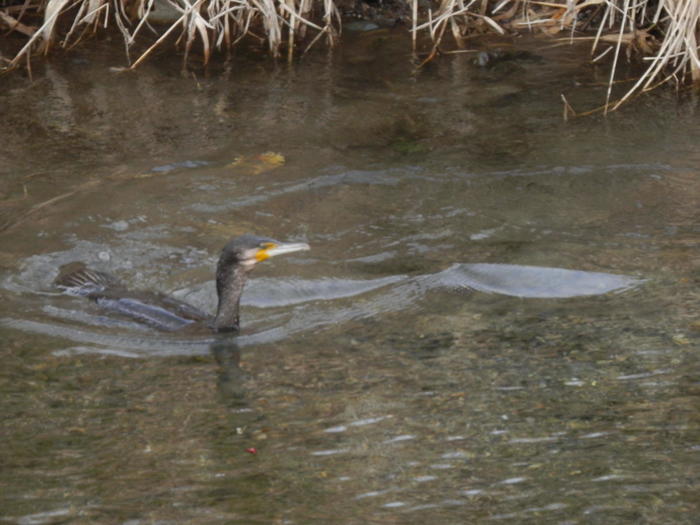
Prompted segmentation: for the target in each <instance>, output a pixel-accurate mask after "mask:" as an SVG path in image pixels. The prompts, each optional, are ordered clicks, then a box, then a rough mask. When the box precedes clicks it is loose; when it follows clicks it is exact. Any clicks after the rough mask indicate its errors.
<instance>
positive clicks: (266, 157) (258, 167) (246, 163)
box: [227, 151, 285, 175]
mask: <svg viewBox="0 0 700 525" xmlns="http://www.w3.org/2000/svg"><path fill="white" fill-rule="evenodd" d="M284 163H285V158H284V155H281V154H279V153H275V152H273V151H267V152H265V153H261V154H260V155H255V156H253V157H247V156H245V155H242V156H240V157H236V158H235V159H234V161H233V162H232V163H231V164H229V165H228V166H227V167H229V168H236V169H239V170H241V171H242V172H243V173H245V174H247V175H259V174H261V173H265V172H266V171H270V170H273V169H275V168H279V167H280V166H283V165H284Z"/></svg>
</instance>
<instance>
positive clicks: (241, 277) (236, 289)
mask: <svg viewBox="0 0 700 525" xmlns="http://www.w3.org/2000/svg"><path fill="white" fill-rule="evenodd" d="M246 280H247V272H246V270H244V269H243V268H242V267H241V266H239V265H225V266H223V265H220V266H219V267H218V268H217V270H216V292H217V294H218V296H219V305H218V307H217V309H216V318H215V319H214V330H216V331H217V332H237V331H238V328H239V326H240V323H239V316H238V312H239V309H240V304H241V294H242V293H243V287H244V286H245V282H246Z"/></svg>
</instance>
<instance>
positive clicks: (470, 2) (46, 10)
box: [0, 0, 700, 112]
mask: <svg viewBox="0 0 700 525" xmlns="http://www.w3.org/2000/svg"><path fill="white" fill-rule="evenodd" d="M11 1H21V0H0V2H11ZM336 1H338V2H343V1H344V0H24V4H23V5H16V6H9V7H5V8H0V27H3V26H4V27H5V28H9V30H10V32H12V31H15V32H19V33H22V34H23V35H25V36H26V37H27V42H26V43H25V45H24V46H23V47H22V49H21V50H20V51H19V52H18V53H16V55H15V56H14V58H12V59H7V60H5V62H6V66H5V68H6V69H8V68H12V67H15V66H17V65H19V64H20V63H21V61H22V60H27V64H29V58H30V56H31V55H32V54H33V53H35V52H44V53H46V52H48V50H49V49H50V48H51V47H52V46H54V45H56V40H59V45H61V46H63V47H69V46H71V45H73V44H75V43H77V42H79V41H80V40H81V39H82V38H84V37H85V36H86V35H88V34H90V33H93V32H96V31H98V30H99V29H101V28H105V27H107V26H109V25H113V26H116V27H117V28H118V29H119V31H120V32H121V34H122V35H123V38H124V44H125V48H126V52H127V57H129V63H130V65H129V67H130V68H135V67H137V66H138V65H139V64H140V63H141V62H142V61H143V60H144V59H146V58H147V57H148V56H149V55H150V53H151V52H152V51H153V50H154V49H156V48H157V47H158V46H161V45H163V44H164V43H165V42H167V41H172V39H173V38H174V37H175V35H177V39H176V43H177V44H178V45H180V46H182V47H184V50H185V53H184V54H185V60H187V58H188V56H189V54H190V51H191V49H192V46H193V45H195V44H196V43H199V45H200V46H201V49H202V54H203V60H204V62H205V63H206V62H208V61H209V59H210V56H211V54H212V52H213V51H214V50H221V49H224V48H230V47H231V46H234V45H235V44H237V43H238V42H240V41H241V40H242V39H244V38H253V39H256V40H258V41H259V42H261V43H266V45H267V47H268V49H269V51H270V53H271V54H272V55H273V56H275V57H279V56H282V55H283V54H284V55H286V57H287V58H288V59H289V60H291V59H292V57H293V56H294V55H295V54H297V55H298V54H303V53H305V52H306V51H307V50H308V49H309V48H310V47H311V46H313V45H314V44H315V43H316V42H318V41H319V40H320V39H322V38H323V37H325V40H326V41H327V43H328V44H329V45H331V46H332V45H334V44H335V43H336V41H337V39H338V37H339V34H340V29H341V16H340V12H339V9H338V7H337V5H336ZM396 1H405V2H407V4H408V6H409V7H410V12H411V20H408V21H407V22H408V23H409V25H410V31H411V34H412V37H413V48H414V51H416V50H417V48H418V46H419V45H420V43H422V42H426V41H427V42H428V44H427V45H428V48H429V52H428V53H427V57H426V58H425V59H424V61H423V62H424V63H425V62H428V61H430V60H433V59H435V58H436V57H437V56H438V55H439V54H440V53H444V52H450V48H451V47H453V46H454V47H457V48H458V49H462V48H464V47H465V46H466V45H467V43H468V41H469V39H472V38H474V37H475V36H478V35H480V34H483V33H487V32H496V33H500V34H506V33H513V32H522V31H538V32H541V33H544V34H547V35H551V36H554V37H558V38H561V39H564V40H569V41H573V40H577V39H589V40H591V41H592V47H591V57H592V58H591V60H592V61H593V62H599V61H603V60H608V61H610V76H609V82H608V93H607V97H606V102H605V106H604V110H605V111H606V112H607V111H608V110H614V109H616V108H618V107H619V106H620V104H622V103H624V102H625V101H627V100H629V98H630V97H631V96H632V95H634V94H636V93H640V92H644V91H648V90H650V89H653V88H655V87H656V86H658V85H660V84H663V83H666V82H669V81H674V82H676V83H677V85H681V84H683V83H688V82H689V81H691V82H693V83H698V82H699V81H700V59H699V58H698V37H699V34H700V0H431V1H432V3H431V4H429V5H430V7H428V8H422V9H421V8H420V7H419V0H396ZM163 5H168V6H170V8H171V9H172V10H173V11H174V12H175V13H176V14H175V16H174V17H173V18H172V20H171V21H170V22H169V24H168V25H166V26H165V27H164V28H158V29H156V28H154V27H153V24H152V20H151V16H150V15H151V13H152V12H153V10H154V8H155V7H156V6H159V8H161V7H162V6H163ZM32 16H33V17H34V18H32ZM36 17H40V18H39V19H40V21H41V22H40V23H39V24H37V25H32V24H31V23H30V22H31V21H32V20H36ZM27 20H29V21H30V22H27ZM146 32H151V33H152V34H153V35H155V36H154V37H151V38H152V39H154V41H153V42H152V43H151V45H150V47H148V48H147V49H146V50H145V51H143V52H141V54H140V55H139V56H138V58H136V59H135V60H133V61H132V59H131V52H132V49H133V47H134V44H135V42H136V40H137V37H139V36H142V34H143V33H146ZM142 40H143V39H142ZM633 56H641V57H642V60H643V61H644V62H645V63H646V68H645V69H644V72H643V73H642V75H641V76H640V77H639V78H638V79H637V81H636V83H635V84H634V86H633V87H632V88H631V89H629V90H628V91H627V93H626V94H625V95H624V96H622V97H621V98H620V99H618V100H615V101H613V100H611V96H612V86H613V84H614V83H615V82H616V80H615V75H616V72H617V69H618V65H619V63H620V61H621V60H623V59H630V58H632V57H633ZM0 58H2V57H1V56H0Z"/></svg>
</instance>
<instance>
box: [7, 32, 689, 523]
mask: <svg viewBox="0 0 700 525" xmlns="http://www.w3.org/2000/svg"><path fill="white" fill-rule="evenodd" d="M345 38H346V39H345V46H344V47H343V49H341V50H338V51H337V52H335V53H326V52H324V51H321V50H319V51H318V52H316V53H315V54H312V55H309V56H307V57H306V58H305V59H304V60H303V61H301V62H300V63H298V64H295V65H293V66H287V65H286V64H281V63H280V64H275V63H272V62H268V61H266V60H264V59H263V60H260V59H258V58H255V59H254V58H249V57H245V56H241V57H239V58H237V59H235V60H233V61H232V62H230V63H229V64H226V65H217V66H214V67H213V68H212V69H211V70H210V71H208V72H206V73H203V72H195V73H191V74H190V75H188V76H184V77H182V76H179V73H178V71H179V64H178V58H177V57H170V56H167V55H165V56H161V57H159V58H158V59H157V60H153V61H151V62H150V63H147V64H146V65H145V66H144V67H143V68H142V69H140V70H139V71H138V72H137V73H135V74H115V73H112V72H111V71H110V70H109V68H110V67H111V66H119V65H122V58H121V56H119V55H118V54H112V53H113V51H110V49H109V47H110V46H109V45H108V43H105V45H104V46H96V47H95V48H92V50H82V51H80V50H79V51H77V52H75V53H73V54H71V55H69V56H65V57H63V56H58V55H57V56H53V57H51V58H50V59H49V61H48V62H47V63H46V64H45V65H44V66H39V65H37V64H35V71H34V74H35V80H34V82H31V83H30V82H27V81H26V80H25V79H23V78H21V76H19V75H13V76H6V77H4V78H2V79H0V81H1V82H2V83H3V85H4V87H3V89H2V91H1V94H0V107H2V108H3V114H4V115H3V121H4V123H5V124H6V125H5V126H3V127H2V129H1V130H0V134H2V136H1V138H0V144H2V145H3V146H2V149H0V154H1V155H2V159H3V160H2V162H1V163H0V170H1V171H2V181H3V185H2V187H1V188H0V192H1V195H2V198H3V202H2V208H1V209H0V218H1V219H2V220H1V221H0V222H2V225H3V232H2V244H3V250H2V254H0V266H1V267H2V275H1V276H0V295H1V297H2V306H0V334H1V337H2V341H3V344H2V346H1V347H0V352H1V353H2V361H3V367H2V374H1V375H0V389H1V392H2V395H1V396H0V399H2V401H1V403H2V412H3V414H4V417H3V420H2V423H0V425H1V427H0V428H1V432H2V436H3V443H4V447H3V451H2V453H0V460H1V461H2V465H3V467H2V469H0V488H1V490H0V493H1V494H2V496H0V498H1V502H2V503H1V504H0V515H1V516H2V518H3V519H5V520H7V521H9V522H17V523H57V522H61V521H65V522H104V523H133V524H135V523H150V522H154V521H172V522H194V523H229V522H241V523H270V522H280V523H335V522H342V523H359V522H372V523H373V522H380V523H383V522H398V523H425V522H426V521H428V520H431V521H435V522H439V523H465V522H469V523H474V522H496V523H500V522H504V523H530V522H532V523H661V522H663V523H693V522H694V521H695V520H696V518H695V516H697V513H698V511H700V508H698V503H697V491H698V485H699V484H700V481H699V479H698V454H700V418H699V417H698V412H697V396H698V373H699V372H700V369H699V368H698V361H697V350H698V336H699V335H700V327H699V326H698V320H697V312H698V303H699V302H700V296H698V292H697V281H698V273H697V272H698V271H697V268H698V261H699V255H698V253H699V252H698V197H699V196H700V186H699V184H698V178H697V163H698V158H699V157H698V154H697V146H696V145H697V143H698V139H699V138H700V137H698V131H697V125H696V116H695V114H694V113H695V107H694V104H693V103H692V101H685V102H681V103H678V102H677V101H676V100H675V99H674V98H673V97H672V96H670V95H668V94H664V93H657V94H654V95H652V96H650V97H649V98H647V99H640V100H639V102H638V103H637V104H636V105H635V106H630V107H628V108H627V109H625V110H623V111H621V112H619V113H616V114H613V115H611V116H610V117H609V118H608V119H607V120H604V119H601V118H598V117H592V118H588V119H583V120H576V121H573V122H570V123H563V122H562V121H561V120H560V114H561V105H560V104H561V103H560V98H559V95H560V93H562V92H564V93H566V94H567V98H568V99H569V101H570V102H572V103H574V105H577V104H578V105H579V107H584V106H585V105H587V107H591V106H593V105H595V104H596V103H598V102H599V101H601V100H602V99H603V94H604V88H603V87H598V86H596V85H594V82H595V78H596V75H598V74H600V71H597V70H592V69H589V68H586V67H585V66H581V65H580V64H581V63H582V57H583V56H584V55H585V49H569V48H563V49H558V48H557V49H545V50H541V49H537V48H534V47H531V50H532V51H533V52H534V53H535V54H536V56H534V57H533V56H530V57H527V56H526V57H524V58H523V57H521V58H519V59H517V60H514V61H512V62H510V63H509V62H505V63H503V64H497V65H495V66H493V67H488V68H480V67H477V66H476V65H474V64H473V57H469V56H466V55H462V56H452V57H443V58H441V59H440V60H439V61H437V62H435V63H433V64H430V65H429V66H427V67H426V68H424V69H423V70H421V71H420V72H417V73H416V72H415V71H414V69H413V67H412V65H411V63H410V61H409V57H408V56H407V54H406V50H407V49H409V46H408V42H406V41H405V40H402V39H401V38H400V37H397V35H396V34H391V33H389V32H387V31H386V30H379V31H374V32H369V33H362V34H348V35H346V37H345ZM525 44H526V45H530V46H532V44H528V43H525ZM576 84H582V86H577V85H576ZM267 151H273V152H277V153H279V154H281V155H283V156H284V159H285V162H284V164H283V165H281V166H266V165H264V163H263V164H261V163H260V161H258V160H256V156H258V155H260V154H261V153H264V152H267ZM238 157H244V159H245V160H244V161H243V162H241V161H239V162H238V163H237V164H236V165H235V166H231V163H233V162H234V161H235V159H236V158H238ZM247 231H252V232H255V233H258V234H261V235H269V236H273V237H276V238H279V239H280V240H285V241H286V240H289V241H304V242H308V243H309V244H310V245H311V246H312V250H311V251H309V252H300V253H295V254H291V255H289V256H285V257H280V258H276V259H274V260H272V261H269V262H265V263H262V264H261V265H260V266H259V268H257V269H256V270H255V273H254V275H253V279H252V280H251V282H250V283H249V286H248V288H247V289H246V292H245V295H244V298H243V312H242V324H243V333H242V335H241V336H240V337H239V338H238V339H236V340H235V341H231V340H227V339H224V340H217V338H215V337H214V336H212V335H207V334H205V335H196V334H187V333H185V334H177V333H166V334H163V333H157V332H154V331H153V330H151V329H149V328H144V327H141V326H139V325H137V324H135V323H133V322H131V321H128V320H126V319H119V318H115V317H111V316H109V315H108V314H106V313H105V312H103V311H101V310H99V309H98V308H97V307H96V306H95V305H93V304H91V303H90V302H88V301H86V300H84V299H82V298H79V297H70V296H65V295H61V294H58V293H57V291H56V290H55V289H54V287H53V286H52V282H53V279H54V278H55V276H56V274H57V271H58V267H60V266H61V265H62V264H66V263H68V262H71V261H76V260H80V261H84V262H86V263H87V264H89V265H91V266H94V267H96V268H98V269H100V270H103V271H109V272H112V273H114V274H116V275H117V276H119V277H120V278H121V279H122V280H123V281H125V282H126V283H127V284H128V285H129V286H130V287H132V288H137V289H157V290H160V291H163V292H168V293H173V294H174V295H176V296H177V297H179V298H181V299H185V300H187V301H189V302H191V303H192V304H194V305H196V306H198V307H200V308H203V309H207V310H209V311H211V310H212V309H213V308H214V306H215V305H214V301H215V299H214V298H215V293H214V287H213V283H212V274H213V268H214V265H215V262H216V257H217V254H218V251H219V249H220V248H221V246H223V244H224V243H225V242H226V241H227V240H228V239H229V238H230V237H232V236H234V235H236V234H240V233H244V232H247Z"/></svg>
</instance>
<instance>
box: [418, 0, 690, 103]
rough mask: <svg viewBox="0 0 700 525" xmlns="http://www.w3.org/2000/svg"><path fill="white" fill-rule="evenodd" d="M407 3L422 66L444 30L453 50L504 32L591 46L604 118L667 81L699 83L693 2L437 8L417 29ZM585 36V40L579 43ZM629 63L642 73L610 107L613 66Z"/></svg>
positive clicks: (508, 0)
mask: <svg viewBox="0 0 700 525" xmlns="http://www.w3.org/2000/svg"><path fill="white" fill-rule="evenodd" d="M409 1H410V2H412V4H413V6H412V7H413V13H414V16H413V27H412V31H413V34H414V39H413V42H414V48H415V42H416V34H417V33H419V32H421V31H422V32H427V33H428V35H429V37H430V40H431V42H432V46H433V47H432V50H431V52H430V53H429V55H428V58H427V59H426V61H428V60H431V59H433V58H434V57H435V56H437V54H438V51H439V49H440V46H441V45H442V43H443V38H444V36H445V34H446V33H447V32H448V31H447V30H448V29H449V34H451V35H452V37H453V40H454V44H455V45H456V46H457V47H459V48H461V47H463V45H464V42H465V39H466V38H468V36H470V35H473V34H475V33H477V34H478V33H479V32H483V31H484V30H485V29H488V30H493V31H497V32H499V33H503V32H504V31H505V28H508V29H510V30H518V29H521V30H522V29H527V30H536V31H540V32H544V33H546V34H549V35H562V34H564V35H566V39H567V40H573V39H579V38H591V39H592V40H593V45H592V49H591V53H592V57H593V58H592V60H593V61H594V62H595V61H601V60H603V59H604V58H605V57H608V59H611V67H610V77H609V81H608V91H607V96H606V101H605V104H604V106H602V107H601V109H602V110H603V111H604V112H606V113H607V112H608V111H610V110H615V109H617V108H618V107H620V105H621V104H623V103H624V102H625V101H627V100H629V99H630V98H631V97H632V96H633V95H635V94H637V93H640V92H644V91H648V90H650V89H653V88H655V87H657V86H659V85H660V84H663V83H666V82H668V81H675V82H676V83H677V85H680V84H682V83H685V82H686V81H687V80H689V79H690V80H692V82H693V83H696V84H697V83H698V82H699V81H700V60H699V59H698V37H699V35H700V1H699V0H542V1H539V0H494V1H487V0H471V1H469V2H465V0H440V3H439V6H438V8H437V9H436V10H435V12H433V11H432V10H429V12H428V14H427V20H426V21H422V22H421V21H419V20H418V18H417V16H415V13H416V11H417V2H418V0H409ZM475 21H476V23H475ZM592 30H595V36H593V37H581V36H579V35H581V34H583V33H585V32H586V31H592ZM623 52H624V56H623ZM633 57H644V58H643V60H644V61H645V62H646V63H648V65H647V67H646V69H645V70H644V72H643V74H642V75H641V76H640V78H639V79H638V80H637V82H636V83H635V84H634V86H633V87H632V88H630V89H629V90H628V91H627V93H625V94H624V95H623V96H622V97H621V98H619V99H618V100H611V97H612V87H613V85H614V84H615V83H616V79H615V75H616V73H617V71H618V66H619V63H620V60H621V59H628V60H629V59H632V58H633ZM565 104H566V105H567V106H568V104H567V103H566V102H565ZM569 109H570V107H569Z"/></svg>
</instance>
